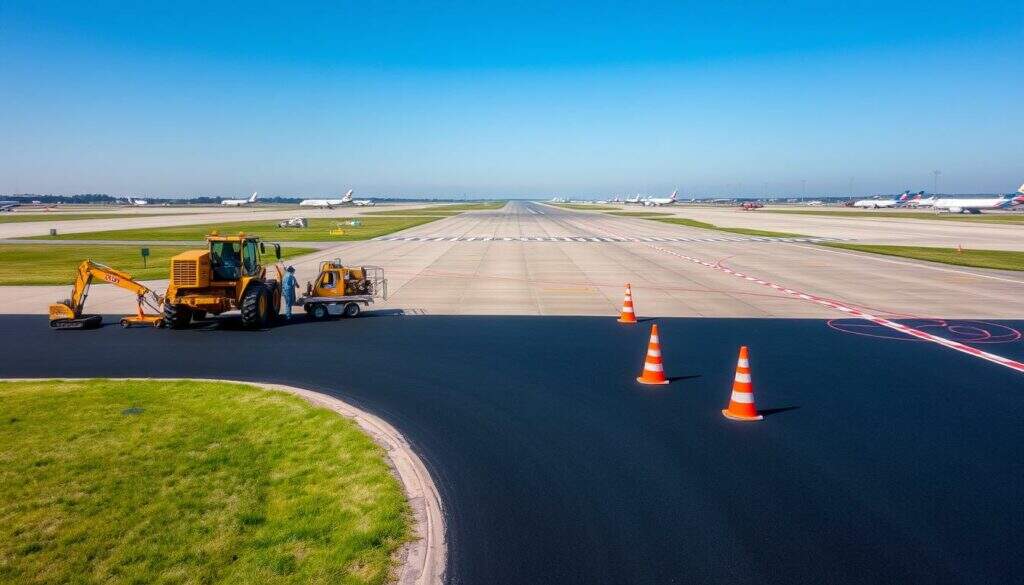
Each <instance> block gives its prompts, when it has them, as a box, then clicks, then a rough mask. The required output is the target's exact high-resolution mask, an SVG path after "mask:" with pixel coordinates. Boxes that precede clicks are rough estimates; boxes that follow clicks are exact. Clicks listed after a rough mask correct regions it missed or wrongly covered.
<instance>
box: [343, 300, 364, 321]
mask: <svg viewBox="0 0 1024 585" xmlns="http://www.w3.org/2000/svg"><path fill="white" fill-rule="evenodd" d="M359 311H360V309H359V303H349V304H347V305H345V310H344V313H345V316H346V317H348V318H349V319H351V318H353V317H358V316H359Z"/></svg>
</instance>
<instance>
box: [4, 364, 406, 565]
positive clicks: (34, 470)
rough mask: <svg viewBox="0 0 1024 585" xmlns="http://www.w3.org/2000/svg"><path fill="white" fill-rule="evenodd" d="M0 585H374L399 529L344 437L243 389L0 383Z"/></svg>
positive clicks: (391, 495) (384, 489) (367, 447)
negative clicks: (272, 584) (276, 584)
mask: <svg viewBox="0 0 1024 585" xmlns="http://www.w3.org/2000/svg"><path fill="white" fill-rule="evenodd" d="M0 402H2V403H3V405H4V409H3V417H2V420H0V461H2V462H3V465H2V466H0V582H3V583H213V582H219V583H282V584H284V583H384V582H386V581H387V578H388V575H389V572H390V571H391V570H392V564H393V561H392V554H393V553H394V552H395V551H396V550H397V549H398V547H399V546H401V545H402V544H403V543H404V542H406V541H407V540H408V539H409V538H410V531H411V529H410V521H411V515H410V512H409V509H408V505H407V503H406V501H405V497H404V495H403V492H402V489H401V486H400V485H399V484H398V481H397V480H396V479H395V478H394V476H393V475H392V474H391V471H390V469H389V468H388V465H387V463H386V462H385V460H384V451H383V450H382V449H381V448H380V447H379V446H378V445H376V444H375V443H374V442H373V441H372V440H371V439H370V438H369V437H367V436H366V435H364V434H363V433H362V431H361V430H360V429H359V428H358V427H357V426H356V425H355V423H353V422H351V421H349V420H348V419H345V418H343V417H341V416H339V415H337V414H335V413H333V412H331V411H328V410H324V409H317V408H314V407H312V406H311V405H309V404H308V403H307V402H305V401H303V400H301V399H299V398H297V397H294V396H290V395H287V394H283V393H277V392H267V391H265V390H261V389H258V388H254V387H252V386H246V385H242V384H224V383H211V382H190V381H180V382H158V381H111V380H90V381H82V382H58V381H40V382H0Z"/></svg>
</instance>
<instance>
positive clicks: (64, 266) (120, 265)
mask: <svg viewBox="0 0 1024 585" xmlns="http://www.w3.org/2000/svg"><path fill="white" fill-rule="evenodd" d="M140 248H141V246H126V245H118V244H113V245H107V244H102V245H93V244H89V245H75V244H66V245H65V244H52V245H47V244H0V258H3V262H0V285H12V284H22V285H24V284H66V285H68V286H70V285H71V283H72V282H74V280H75V270H76V268H77V267H78V264H79V263H81V262H82V260H92V261H94V262H99V263H100V264H106V265H107V266H110V267H111V268H117V269H118V270H124V271H126V272H128V273H129V274H131V275H132V277H133V278H137V279H140V280H156V279H161V278H167V272H168V270H169V268H170V265H171V257H172V256H174V255H175V254H178V253H180V252H184V251H185V250H189V249H192V247H189V246H149V254H150V256H149V258H148V259H147V260H146V266H147V268H143V267H142V255H141V254H140ZM268 251H269V250H268ZM310 252H315V250H313V249H311V248H299V247H293V246H281V256H282V260H284V259H289V258H294V257H295V256H301V255H303V254H308V253H310ZM273 258H274V257H273V255H271V256H270V259H273ZM94 282H95V283H97V284H103V281H94ZM125 294H129V293H125ZM53 300H55V301H56V300H57V299H53Z"/></svg>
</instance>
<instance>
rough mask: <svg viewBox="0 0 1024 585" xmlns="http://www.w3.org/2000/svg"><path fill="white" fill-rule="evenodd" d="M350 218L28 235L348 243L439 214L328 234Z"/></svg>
mask: <svg viewBox="0 0 1024 585" xmlns="http://www.w3.org/2000/svg"><path fill="white" fill-rule="evenodd" d="M349 219H352V218H346V217H337V218H315V217H314V218H310V220H309V227H308V228H304V229H298V228H279V227H277V223H278V222H279V221H280V220H278V219H265V220H260V221H242V222H232V223H213V224H197V225H182V226H173V227H162V228H140V229H128V230H107V231H101V232H86V233H80V234H61V235H58V236H32V237H31V238H26V239H33V240H52V239H57V240H158V241H175V240H179V241H180V240H202V239H203V238H204V237H205V236H206V235H207V234H208V233H210V232H211V231H212V230H218V231H219V232H220V233H221V234H236V233H238V232H245V233H247V234H256V235H259V236H262V237H263V238H264V239H265V240H267V241H270V242H273V241H281V242H329V241H337V242H348V241H354V240H368V239H370V238H376V237H377V236H383V235H385V234H390V233H392V232H397V231H401V230H404V229H407V228H411V227H415V226H418V225H423V224H425V223H430V222H432V221H437V220H438V219H440V217H401V218H398V217H394V218H393V217H359V218H356V219H359V220H360V221H362V222H363V225H362V226H360V227H351V226H347V225H343V226H341V229H342V230H343V231H344V232H345V233H344V235H341V236H332V235H331V234H330V232H331V230H333V229H334V228H335V227H338V226H337V224H338V223H339V222H345V221H348V220H349Z"/></svg>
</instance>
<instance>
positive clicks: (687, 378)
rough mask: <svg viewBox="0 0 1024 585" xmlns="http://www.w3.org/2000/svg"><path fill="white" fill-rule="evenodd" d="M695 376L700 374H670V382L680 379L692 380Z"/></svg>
mask: <svg viewBox="0 0 1024 585" xmlns="http://www.w3.org/2000/svg"><path fill="white" fill-rule="evenodd" d="M694 378H700V374H691V375H689V376H669V377H668V381H669V382H678V381H680V380H692V379H694Z"/></svg>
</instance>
